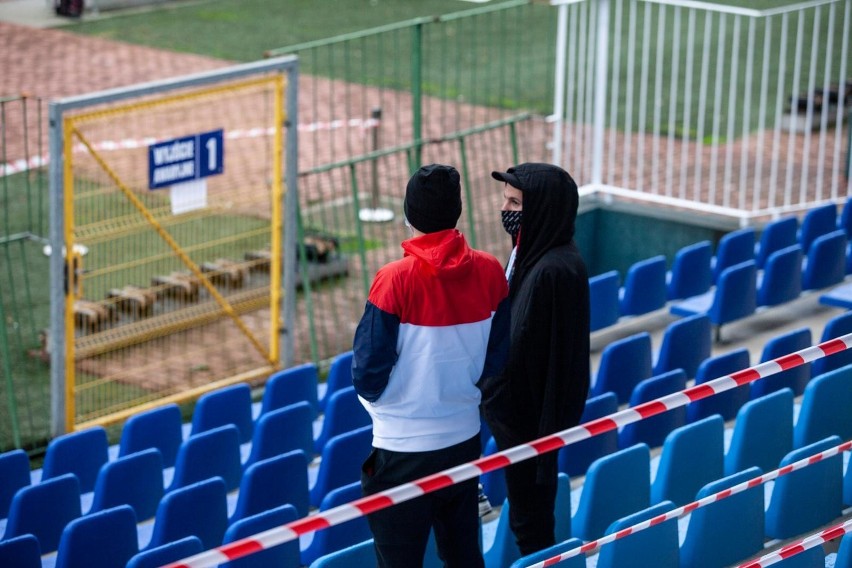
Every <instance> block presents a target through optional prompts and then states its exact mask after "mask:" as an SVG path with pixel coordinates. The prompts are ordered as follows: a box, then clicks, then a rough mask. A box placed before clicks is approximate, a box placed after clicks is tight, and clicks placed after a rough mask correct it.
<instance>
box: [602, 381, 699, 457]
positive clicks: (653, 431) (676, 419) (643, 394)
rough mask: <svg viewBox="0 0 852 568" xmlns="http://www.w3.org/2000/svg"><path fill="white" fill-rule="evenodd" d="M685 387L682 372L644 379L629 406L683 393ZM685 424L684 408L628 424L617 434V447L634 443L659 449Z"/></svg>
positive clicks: (680, 407) (631, 398) (634, 390)
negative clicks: (673, 431) (674, 431)
mask: <svg viewBox="0 0 852 568" xmlns="http://www.w3.org/2000/svg"><path fill="white" fill-rule="evenodd" d="M685 388H686V373H684V372H683V369H675V370H674V371H669V372H667V373H663V374H662V375H657V376H655V377H651V378H648V379H645V380H644V381H642V382H640V383H639V384H638V385H636V388H634V389H633V393H632V394H631V395H630V406H631V407H633V406H639V405H640V404H644V403H646V402H650V401H652V400H656V399H658V398H661V397H663V396H666V395H669V394H672V393H675V392H680V391H682V390H684V389H685ZM684 424H686V407H685V406H678V407H676V408H672V409H671V410H666V411H665V412H661V413H660V414H657V415H654V416H649V417H648V418H645V419H643V420H640V421H638V422H633V423H630V424H625V425H624V427H623V428H622V429H621V431H620V432H619V433H618V447H619V448H629V447H630V446H632V445H634V444H638V443H640V442H644V443H645V444H648V446H649V447H652V448H656V447H658V446H661V445H662V444H663V441H664V440H665V439H666V436H668V435H669V432H671V431H672V430H674V429H675V428H678V427H680V426H683V425H684Z"/></svg>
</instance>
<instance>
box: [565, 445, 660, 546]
mask: <svg viewBox="0 0 852 568" xmlns="http://www.w3.org/2000/svg"><path fill="white" fill-rule="evenodd" d="M650 478H651V453H650V450H649V449H648V446H647V445H645V444H636V445H635V446H633V447H631V448H626V449H624V450H619V451H617V452H615V453H612V454H610V455H608V456H604V457H602V458H600V459H598V460H596V461H595V462H594V463H593V464H592V465H591V467H589V471H588V472H587V473H586V479H585V481H584V482H583V491H582V493H581V494H580V499H579V503H578V506H577V512H576V513H575V514H574V516H573V517H572V518H571V531H572V533H573V536H575V537H576V538H579V539H582V540H594V539H596V538H600V537H602V536H603V535H604V532H605V531H606V529H607V527H609V526H610V525H611V524H612V523H613V522H615V521H616V520H618V519H620V518H622V517H625V516H627V515H630V514H632V513H635V512H637V511H641V510H642V509H645V508H647V507H649V506H650V504H651V503H650V499H651V479H650Z"/></svg>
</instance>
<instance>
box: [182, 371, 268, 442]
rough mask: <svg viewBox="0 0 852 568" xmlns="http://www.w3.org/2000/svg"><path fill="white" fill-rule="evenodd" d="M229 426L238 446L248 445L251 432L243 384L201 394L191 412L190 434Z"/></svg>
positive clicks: (247, 392)
mask: <svg viewBox="0 0 852 568" xmlns="http://www.w3.org/2000/svg"><path fill="white" fill-rule="evenodd" d="M226 424H233V425H234V426H236V427H237V431H238V432H239V433H240V438H239V439H240V444H245V443H246V442H250V441H251V438H252V434H253V432H254V420H253V418H252V415H251V387H249V386H248V384H246V383H239V384H236V385H230V386H227V387H223V388H220V389H216V390H213V391H210V392H207V393H204V394H203V395H201V397H199V399H198V402H197V403H196V404H195V409H194V410H193V412H192V430H191V432H192V434H193V435H194V434H200V433H201V432H206V431H208V430H212V429H214V428H218V427H219V426H225V425H226Z"/></svg>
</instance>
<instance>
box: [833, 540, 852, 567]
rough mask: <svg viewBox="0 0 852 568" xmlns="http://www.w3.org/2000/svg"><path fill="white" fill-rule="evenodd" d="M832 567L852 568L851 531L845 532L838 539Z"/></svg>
mask: <svg viewBox="0 0 852 568" xmlns="http://www.w3.org/2000/svg"><path fill="white" fill-rule="evenodd" d="M834 568H852V533H847V534H845V535H843V538H841V539H840V547H839V548H838V549H837V556H836V557H835V558H834Z"/></svg>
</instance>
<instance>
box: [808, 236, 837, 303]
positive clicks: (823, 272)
mask: <svg viewBox="0 0 852 568" xmlns="http://www.w3.org/2000/svg"><path fill="white" fill-rule="evenodd" d="M846 244H847V241H846V233H844V232H843V231H834V232H833V233H828V234H827V235H822V236H821V237H817V238H816V240H814V242H813V244H811V248H810V250H809V251H808V254H807V256H806V257H805V260H804V268H803V273H802V289H803V290H818V289H820V288H828V287H829V286H833V285H834V284H840V283H841V282H843V279H844V278H845V277H846Z"/></svg>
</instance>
